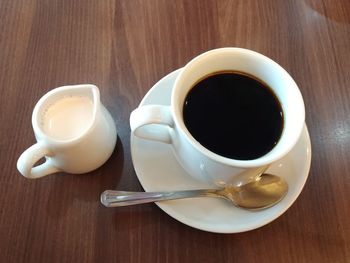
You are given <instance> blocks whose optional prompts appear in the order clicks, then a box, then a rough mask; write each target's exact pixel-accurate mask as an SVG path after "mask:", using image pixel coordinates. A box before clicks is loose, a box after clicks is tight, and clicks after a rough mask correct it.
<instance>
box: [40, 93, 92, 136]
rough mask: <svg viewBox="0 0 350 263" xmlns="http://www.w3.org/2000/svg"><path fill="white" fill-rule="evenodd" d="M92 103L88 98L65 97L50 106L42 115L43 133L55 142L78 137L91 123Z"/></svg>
mask: <svg viewBox="0 0 350 263" xmlns="http://www.w3.org/2000/svg"><path fill="white" fill-rule="evenodd" d="M93 118H94V116H93V102H92V101H91V99H90V98H88V97H80V96H72V97H65V98H62V99H60V100H58V101H56V102H55V103H54V104H51V105H50V106H49V107H48V108H47V109H46V110H45V111H44V112H43V114H42V119H41V127H42V130H43V131H44V133H46V134H47V135H48V136H50V137H52V138H54V139H57V140H70V139H74V138H76V137H78V136H80V135H81V134H82V133H83V132H85V131H86V129H88V128H89V127H90V125H91V123H92V121H93Z"/></svg>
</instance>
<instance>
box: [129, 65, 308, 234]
mask: <svg viewBox="0 0 350 263" xmlns="http://www.w3.org/2000/svg"><path fill="white" fill-rule="evenodd" d="M181 69H182V68H179V69H177V70H175V71H172V72H170V73H169V74H167V75H165V76H164V77H163V78H161V79H160V80H159V81H158V82H157V83H155V84H154V85H153V86H152V88H151V89H150V90H149V91H148V92H147V93H146V94H145V96H144V97H143V99H142V100H141V102H140V104H139V106H142V105H143V104H145V103H146V102H147V100H148V97H149V95H150V94H152V92H154V90H155V89H156V88H158V86H160V85H162V84H163V82H164V81H166V80H167V79H168V78H171V77H174V76H176V75H177V74H179V72H180V71H181ZM134 139H135V136H134V135H133V134H131V135H130V148H131V158H132V162H133V165H134V169H135V173H136V176H137V178H138V180H139V182H140V184H141V185H142V187H143V189H145V191H148V190H147V187H145V186H144V185H145V183H144V182H143V179H142V176H141V175H140V174H141V172H140V171H139V170H140V168H138V167H137V166H136V164H135V155H136V154H135V153H134V151H135V147H134V144H135V141H134ZM136 139H137V138H136ZM302 139H305V140H306V144H305V147H303V148H305V149H309V151H308V152H307V154H306V159H305V161H304V165H303V166H304V167H303V170H304V172H303V178H299V180H300V182H299V189H297V188H296V189H295V193H294V196H292V197H291V198H290V200H289V201H288V203H287V204H286V205H285V206H283V207H282V208H281V209H280V210H279V211H278V212H277V213H276V214H275V215H272V216H271V218H269V219H268V220H265V221H264V220H262V221H260V222H257V224H254V225H253V226H248V227H240V228H239V229H236V230H234V227H232V228H230V229H217V228H215V226H214V227H208V225H206V226H203V225H196V224H193V223H192V221H191V220H188V219H187V217H186V215H185V214H181V213H176V212H174V211H172V210H170V209H169V208H168V206H169V203H168V204H167V205H165V204H161V203H160V202H156V205H157V206H158V207H159V208H160V209H162V210H163V211H164V212H165V213H167V214H168V215H169V216H171V217H172V218H174V219H176V220H177V221H179V222H181V223H183V224H185V225H187V226H190V227H193V228H196V229H199V230H202V231H207V232H212V233H226V234H230V233H241V232H246V231H251V230H254V229H257V228H260V227H262V226H264V225H267V224H269V223H271V222H272V221H274V220H276V219H277V218H278V217H280V216H281V215H282V214H284V213H285V212H286V211H287V210H288V209H289V208H290V207H291V206H292V205H293V204H294V202H295V201H296V199H297V198H298V197H299V195H300V193H301V192H302V190H303V188H304V186H305V183H306V181H307V178H308V176H309V172H310V167H311V158H312V148H311V140H310V134H309V132H308V128H307V125H306V123H304V128H303V131H302V134H301V136H300V138H299V140H298V142H299V141H300V140H302ZM293 149H294V147H293V148H292V149H291V151H292V150H293ZM172 154H173V153H172ZM288 154H290V152H289V153H287V154H286V156H288ZM277 161H278V160H277ZM178 165H179V166H180V167H181V164H178ZM181 168H182V167H181ZM182 170H183V168H182ZM184 172H185V171H184ZM140 177H141V179H140ZM143 177H144V176H143ZM171 202H176V201H171ZM170 206H171V205H170ZM268 209H269V208H268ZM189 221H191V222H189ZM198 223H200V222H198Z"/></svg>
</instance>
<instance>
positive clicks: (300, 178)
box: [131, 70, 311, 233]
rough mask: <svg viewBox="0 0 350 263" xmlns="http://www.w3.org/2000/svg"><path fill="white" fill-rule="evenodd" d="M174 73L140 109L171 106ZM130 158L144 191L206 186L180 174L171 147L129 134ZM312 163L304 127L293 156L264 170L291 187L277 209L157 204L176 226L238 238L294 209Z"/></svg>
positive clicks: (209, 202)
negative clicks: (239, 234)
mask: <svg viewBox="0 0 350 263" xmlns="http://www.w3.org/2000/svg"><path fill="white" fill-rule="evenodd" d="M178 74H179V70H176V71H174V72H172V73H170V74H169V75H167V76H165V77H164V78H162V79H161V80H160V81H159V82H158V83H156V84H155V85H154V86H153V87H152V89H151V90H150V91H149V92H148V93H147V94H146V96H145V97H144V99H143V100H142V102H141V104H140V106H142V105H147V104H162V105H169V104H170V96H171V90H172V86H173V83H174V81H175V78H176V76H177V75H178ZM131 155H132V159H133V163H134V167H135V171H136V174H137V177H138V179H139V180H140V183H141V185H142V186H143V188H144V189H145V191H168V190H183V189H198V188H203V187H207V185H206V184H205V183H199V182H198V181H196V180H194V179H192V178H191V176H190V175H188V174H187V173H186V172H185V171H184V169H183V168H182V167H181V165H180V164H179V163H178V162H177V160H176V158H175V156H174V155H173V153H172V148H171V146H169V145H166V144H163V143H159V142H153V141H147V140H143V139H140V138H137V137H135V136H133V135H131ZM310 163H311V143H310V137H309V133H308V130H307V127H306V125H305V127H304V130H303V132H302V135H301V137H300V139H299V141H298V143H297V144H296V146H295V147H294V148H293V149H292V151H291V152H290V153H289V154H288V155H287V156H286V157H284V158H283V159H281V160H279V161H277V162H276V163H275V164H273V165H272V166H271V167H270V168H269V170H268V172H269V173H272V174H276V175H279V176H282V177H283V178H285V180H286V181H287V183H288V186H289V191H288V193H287V195H286V197H285V198H284V199H283V200H282V201H281V202H280V203H278V204H277V205H275V206H273V207H271V208H268V209H265V210H262V211H256V212H254V211H248V210H244V209H240V208H236V207H234V206H232V205H231V204H230V203H228V202H227V201H225V200H222V199H217V198H205V197H201V198H193V199H182V200H173V201H166V202H159V203H157V205H158V206H159V207H160V208H161V209H162V210H164V212H166V213H167V214H168V215H170V216H172V217H173V218H175V219H177V220H178V221H180V222H182V223H184V224H186V225H189V226H191V227H194V228H198V229H201V230H205V231H209V232H217V233H238V232H244V231H248V230H252V229H256V228H258V227H261V226H263V225H265V224H267V223H269V222H271V221H272V220H274V219H276V218H277V217H278V216H280V215H282V214H283V213H284V212H285V211H286V210H287V209H288V208H289V207H290V206H291V205H292V204H293V202H294V201H295V200H296V199H297V197H298V196H299V194H300V192H301V190H302V189H303V186H304V184H305V182H306V179H307V177H308V174H309V170H310Z"/></svg>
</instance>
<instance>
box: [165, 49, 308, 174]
mask: <svg viewBox="0 0 350 263" xmlns="http://www.w3.org/2000/svg"><path fill="white" fill-rule="evenodd" d="M222 52H226V53H230V54H237V53H244V54H246V55H248V56H255V57H257V58H260V59H263V60H265V61H266V62H267V63H271V64H273V65H274V66H277V68H278V70H279V71H280V72H281V73H282V74H284V75H285V76H286V77H288V80H289V81H290V83H291V85H292V86H293V87H294V89H295V91H296V94H297V100H298V103H299V106H300V111H301V112H300V116H299V118H300V121H299V122H298V123H297V125H295V126H294V127H293V130H294V134H295V136H294V137H293V138H292V139H291V140H288V141H287V142H286V143H285V146H284V147H283V149H282V150H280V151H278V152H274V153H273V152H272V151H273V149H274V148H275V147H274V148H273V149H272V150H271V151H270V152H269V153H267V154H265V155H263V156H260V157H259V158H256V159H252V160H238V159H231V158H228V157H224V156H221V155H219V154H217V153H214V152H212V151H210V150H209V149H207V148H205V147H204V146H203V145H201V144H200V143H199V142H198V141H197V140H196V139H195V138H194V137H193V136H192V134H191V133H190V132H189V131H188V129H187V127H186V125H185V123H184V121H183V117H182V113H181V110H180V107H181V106H178V103H176V101H175V97H176V96H175V93H176V92H178V89H179V88H180V86H179V82H180V80H181V78H182V77H183V75H184V73H185V71H188V70H189V69H190V68H191V67H193V65H194V64H195V63H197V62H198V61H199V60H203V59H206V58H207V57H208V56H212V55H216V54H218V53H222ZM170 108H171V111H172V114H173V117H174V122H175V125H176V126H177V127H179V131H180V133H182V135H183V137H184V138H186V140H187V142H188V143H190V144H191V145H192V146H193V147H194V148H195V149H196V150H197V151H199V152H201V153H202V154H204V155H205V156H206V157H208V158H209V159H211V160H214V161H216V162H218V163H223V164H226V165H228V166H236V167H241V168H254V167H259V166H264V165H268V164H271V163H273V162H275V161H277V160H279V159H281V158H282V157H283V156H285V155H286V154H287V153H288V152H289V151H290V150H291V149H292V148H293V146H294V145H295V144H296V142H297V141H298V139H299V137H300V135H301V132H302V129H303V127H304V123H305V105H304V101H303V98H302V95H301V92H300V90H299V87H298V86H297V84H296V83H295V81H294V80H293V78H292V77H291V76H290V74H289V73H288V72H287V71H286V70H285V69H284V68H283V67H282V66H280V65H279V64H278V63H276V62H275V61H273V60H272V59H270V58H268V57H267V56H265V55H262V54H260V53H258V52H255V51H252V50H249V49H244V48H239V47H224V48H218V49H213V50H209V51H207V52H205V53H202V54H200V55H198V56H196V57H195V58H193V59H192V60H191V61H189V62H188V63H187V64H186V65H185V66H184V67H183V68H182V69H181V71H180V73H179V75H178V76H177V78H176V80H175V83H174V88H173V90H172V94H171V105H170ZM281 136H283V133H282V135H281ZM279 142H280V141H279Z"/></svg>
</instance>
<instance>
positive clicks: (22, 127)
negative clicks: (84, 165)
mask: <svg viewBox="0 0 350 263" xmlns="http://www.w3.org/2000/svg"><path fill="white" fill-rule="evenodd" d="M226 46H236V47H243V48H248V49H252V50H255V51H258V52H260V53H263V54H265V55H267V56H269V57H271V58H272V59H273V60H275V61H276V62H278V63H279V64H280V65H282V66H283V67H284V68H285V69H286V70H287V71H288V72H290V74H291V75H292V76H293V78H294V79H295V81H296V82H297V83H298V86H299V88H300V90H301V92H302V94H303V97H304V100H305V105H306V123H307V125H308V128H309V132H310V137H311V142H312V150H313V156H312V164H311V170H310V174H309V178H308V180H307V183H306V185H305V187H304V189H303V191H302V193H301V194H300V196H299V198H298V199H297V200H296V202H295V203H294V204H293V205H292V206H291V207H290V209H288V210H287V211H286V213H284V214H283V215H282V216H280V217H279V218H278V219H276V220H275V221H273V222H271V223H270V224H268V225H266V226H263V227H261V228H259V229H256V230H253V231H248V232H244V233H236V234H216V233H209V232H205V231H200V230H197V229H194V228H191V227H189V226H186V225H184V224H182V223H180V222H178V221H176V220H175V219H173V218H172V217H170V216H168V215H167V214H166V213H164V212H163V211H162V210H161V209H159V208H158V207H157V206H156V205H155V204H147V205H141V206H133V207H123V208H118V209H107V208H104V207H103V206H102V205H101V204H100V201H99V196H100V193H101V192H102V191H104V190H106V189H119V190H131V191H142V190H143V189H142V187H141V185H140V183H139V181H138V179H137V176H136V173H135V171H134V168H133V164H132V160H131V154H130V127H129V115H130V112H131V111H132V110H133V109H135V108H136V107H137V105H138V104H139V103H140V101H141V99H142V98H143V96H144V95H145V94H146V93H147V91H148V90H149V89H150V88H151V87H152V86H153V84H154V83H156V82H157V81H158V80H159V79H160V78H162V77H163V76H164V75H166V74H168V73H169V72H171V71H173V70H175V69H177V68H179V67H182V66H183V65H185V64H186V62H188V61H189V60H190V59H191V58H193V57H195V56H196V55H198V54H200V53H202V52H204V51H206V50H209V49H213V48H218V47H226ZM349 50H350V1H348V0H339V1H332V0H321V1H317V0H300V1H294V0H285V1H282V0H266V1H254V0H247V1H225V0H219V1H214V0H213V1H199V0H193V1H185V0H177V1H168V0H149V1H142V0H130V1H129V0H117V1H110V0H105V1H93V0H90V1H82V0H75V1H69V0H62V1H58V0H47V1H44V0H28V1H27V0H26V1H25V0H3V1H1V2H0V93H1V95H0V105H1V106H0V107H1V110H0V122H1V128H0V131H1V133H0V168H1V170H2V172H1V176H0V200H1V209H0V255H1V261H2V262H235V261H236V262H350V205H349V203H350V195H349V189H350V162H349V160H350V117H349V116H350V91H349V86H350V51H349ZM78 83H94V84H96V85H97V86H98V87H99V88H100V91H101V99H102V102H103V104H104V105H105V106H106V108H107V109H108V110H109V111H110V112H111V114H112V116H113V118H114V120H115V122H116V126H117V131H118V143H117V146H116V150H115V152H114V153H113V155H112V156H111V158H110V159H109V160H108V161H107V162H106V163H105V164H104V165H103V166H102V167H101V168H99V169H97V170H96V171H94V172H91V173H89V174H87V175H67V174H64V173H58V174H55V175H51V176H47V177H45V178H42V179H38V180H29V179H26V178H24V177H22V176H21V175H20V174H19V172H18V171H17V170H16V162H17V159H18V157H19V155H20V154H21V153H22V152H23V151H24V150H25V149H26V148H28V147H29V146H30V145H32V144H34V143H35V138H34V134H33V131H32V128H31V112H32V109H33V107H34V105H35V103H36V102H37V101H38V99H39V98H40V97H41V96H42V95H43V94H45V93H46V92H47V91H49V90H51V89H53V88H55V87H58V86H62V85H67V84H78Z"/></svg>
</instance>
